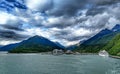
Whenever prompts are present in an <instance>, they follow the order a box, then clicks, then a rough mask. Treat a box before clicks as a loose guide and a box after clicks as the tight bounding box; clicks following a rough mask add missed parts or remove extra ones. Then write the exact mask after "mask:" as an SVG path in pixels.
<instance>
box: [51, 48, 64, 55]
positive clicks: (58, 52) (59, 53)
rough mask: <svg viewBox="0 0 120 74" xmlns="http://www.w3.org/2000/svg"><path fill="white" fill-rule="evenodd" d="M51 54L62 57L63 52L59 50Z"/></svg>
mask: <svg viewBox="0 0 120 74" xmlns="http://www.w3.org/2000/svg"><path fill="white" fill-rule="evenodd" d="M52 53H53V55H62V54H63V53H64V52H63V50H61V49H54V50H53V52H52Z"/></svg>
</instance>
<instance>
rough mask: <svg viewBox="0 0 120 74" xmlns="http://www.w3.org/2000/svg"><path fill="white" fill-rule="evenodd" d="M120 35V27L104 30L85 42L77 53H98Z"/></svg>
mask: <svg viewBox="0 0 120 74" xmlns="http://www.w3.org/2000/svg"><path fill="white" fill-rule="evenodd" d="M119 33H120V25H118V24H117V25H115V26H114V27H113V28H112V29H111V30H108V29H104V30H102V31H100V32H99V33H98V34H96V35H95V36H93V37H92V38H90V39H88V40H86V41H84V42H83V43H82V44H81V45H80V46H79V47H78V48H77V49H76V50H75V51H79V52H85V53H86V52H88V53H98V52H99V51H100V50H101V49H102V48H103V47H104V46H106V45H107V43H109V42H110V41H111V40H112V39H113V38H114V37H115V36H116V35H117V34H119Z"/></svg>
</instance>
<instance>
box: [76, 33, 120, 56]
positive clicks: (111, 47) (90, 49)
mask: <svg viewBox="0 0 120 74" xmlns="http://www.w3.org/2000/svg"><path fill="white" fill-rule="evenodd" d="M100 50H106V51H108V52H109V54H110V55H115V56H120V34H117V35H116V36H115V37H114V38H113V39H111V40H110V41H109V42H108V43H106V44H92V45H80V46H79V47H78V48H77V49H76V50H75V51H78V52H81V53H98V52H99V51H100Z"/></svg>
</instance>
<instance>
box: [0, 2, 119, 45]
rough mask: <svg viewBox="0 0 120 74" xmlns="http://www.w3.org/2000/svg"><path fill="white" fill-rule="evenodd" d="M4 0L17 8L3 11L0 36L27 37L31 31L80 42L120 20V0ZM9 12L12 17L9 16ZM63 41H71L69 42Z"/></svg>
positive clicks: (48, 36) (60, 39)
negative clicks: (6, 11)
mask: <svg viewBox="0 0 120 74" xmlns="http://www.w3.org/2000/svg"><path fill="white" fill-rule="evenodd" d="M3 1H4V4H3V7H0V10H2V9H8V8H9V9H12V10H14V11H13V12H12V13H6V14H4V16H3V15H0V16H1V17H3V18H4V19H2V20H3V21H4V22H2V23H5V24H4V25H1V26H0V27H1V28H0V29H2V30H0V39H1V38H3V39H8V40H9V39H12V40H14V41H16V40H22V39H25V38H27V35H30V36H33V35H36V34H38V35H41V36H44V37H47V38H49V39H53V40H58V41H59V42H68V44H69V42H70V43H72V42H73V43H76V42H74V41H81V40H84V39H88V38H90V37H91V36H93V35H95V34H96V33H98V32H99V31H100V30H101V29H104V28H107V27H111V24H113V25H115V23H119V22H120V21H119V20H120V17H119V16H118V15H119V14H120V11H119V10H120V0H3ZM1 2H2V1H0V3H1ZM5 4H7V5H5ZM22 4H23V5H22ZM10 5H12V6H13V7H11V6H10ZM14 7H15V8H14ZM16 7H17V8H16ZM24 7H25V8H24ZM1 8H2V9H1ZM0 13H3V12H0ZM11 14H12V15H11ZM7 15H8V17H6V16H7ZM11 16H14V17H13V18H12V17H11ZM10 17H11V18H10ZM6 19H7V20H6ZM9 19H12V20H9ZM3 29H4V30H3ZM48 30H49V31H48ZM63 44H66V45H67V43H63Z"/></svg>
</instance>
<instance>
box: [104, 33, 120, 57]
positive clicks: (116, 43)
mask: <svg viewBox="0 0 120 74" xmlns="http://www.w3.org/2000/svg"><path fill="white" fill-rule="evenodd" d="M103 50H107V51H108V52H109V53H110V54H111V55H117V56H120V33H119V34H117V35H116V36H115V37H114V38H113V39H112V40H111V41H110V42H109V43H108V44H107V45H106V46H105V47H103Z"/></svg>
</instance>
